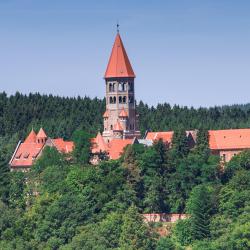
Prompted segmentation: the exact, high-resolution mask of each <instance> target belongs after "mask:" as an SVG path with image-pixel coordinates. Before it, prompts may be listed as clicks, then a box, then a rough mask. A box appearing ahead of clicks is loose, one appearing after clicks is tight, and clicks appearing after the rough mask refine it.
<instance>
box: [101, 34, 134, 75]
mask: <svg viewBox="0 0 250 250" xmlns="http://www.w3.org/2000/svg"><path fill="white" fill-rule="evenodd" d="M104 77H105V78H110V77H135V73H134V71H133V69H132V66H131V64H130V61H129V59H128V56H127V53H126V50H125V48H124V46H123V43H122V39H121V37H120V34H119V33H117V35H116V38H115V42H114V45H113V48H112V52H111V56H110V58H109V63H108V66H107V69H106V72H105V76H104Z"/></svg>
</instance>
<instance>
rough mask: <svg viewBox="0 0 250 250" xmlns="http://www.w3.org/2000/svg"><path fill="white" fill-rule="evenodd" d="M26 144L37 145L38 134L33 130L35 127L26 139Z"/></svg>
mask: <svg viewBox="0 0 250 250" xmlns="http://www.w3.org/2000/svg"><path fill="white" fill-rule="evenodd" d="M24 142H25V143H35V142H36V133H35V131H34V130H33V127H32V130H31V131H30V133H29V135H28V136H27V138H26V139H25V141H24Z"/></svg>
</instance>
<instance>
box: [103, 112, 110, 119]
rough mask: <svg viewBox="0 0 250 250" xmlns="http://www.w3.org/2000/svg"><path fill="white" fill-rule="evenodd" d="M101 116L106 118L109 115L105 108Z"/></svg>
mask: <svg viewBox="0 0 250 250" xmlns="http://www.w3.org/2000/svg"><path fill="white" fill-rule="evenodd" d="M102 117H104V118H108V117H109V111H108V110H106V111H105V112H104V114H103V116H102Z"/></svg>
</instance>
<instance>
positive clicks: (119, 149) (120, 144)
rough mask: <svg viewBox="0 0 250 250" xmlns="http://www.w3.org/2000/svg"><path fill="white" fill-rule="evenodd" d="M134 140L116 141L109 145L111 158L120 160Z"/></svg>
mask: <svg viewBox="0 0 250 250" xmlns="http://www.w3.org/2000/svg"><path fill="white" fill-rule="evenodd" d="M132 142H133V139H114V140H112V141H111V142H110V143H109V144H108V153H109V158H110V159H112V160H116V159H119V158H120V156H121V154H122V153H123V151H124V149H125V147H126V146H127V145H130V144H132Z"/></svg>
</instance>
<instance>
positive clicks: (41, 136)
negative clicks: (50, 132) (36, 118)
mask: <svg viewBox="0 0 250 250" xmlns="http://www.w3.org/2000/svg"><path fill="white" fill-rule="evenodd" d="M37 138H47V135H46V133H45V132H44V130H43V128H40V130H39V132H38V134H37Z"/></svg>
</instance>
